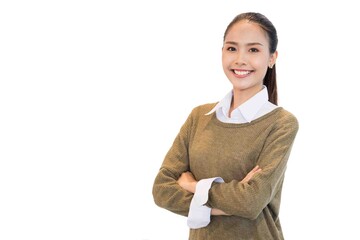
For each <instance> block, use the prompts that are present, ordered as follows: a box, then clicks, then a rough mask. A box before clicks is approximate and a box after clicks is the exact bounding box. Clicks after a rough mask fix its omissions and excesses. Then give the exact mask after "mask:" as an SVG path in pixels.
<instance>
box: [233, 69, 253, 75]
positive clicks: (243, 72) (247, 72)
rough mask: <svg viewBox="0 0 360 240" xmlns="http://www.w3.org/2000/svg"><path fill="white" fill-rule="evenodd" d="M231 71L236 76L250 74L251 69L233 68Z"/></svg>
mask: <svg viewBox="0 0 360 240" xmlns="http://www.w3.org/2000/svg"><path fill="white" fill-rule="evenodd" d="M232 72H233V73H234V74H235V76H236V77H246V76H248V75H250V74H251V73H252V72H253V71H250V70H238V69H233V70H232Z"/></svg>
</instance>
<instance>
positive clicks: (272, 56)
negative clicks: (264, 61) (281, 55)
mask: <svg viewBox="0 0 360 240" xmlns="http://www.w3.org/2000/svg"><path fill="white" fill-rule="evenodd" d="M277 57H278V52H277V51H275V52H274V53H272V54H271V56H270V61H269V68H272V67H273V66H274V64H275V63H276V59H277Z"/></svg>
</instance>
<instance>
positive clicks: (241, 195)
mask: <svg viewBox="0 0 360 240" xmlns="http://www.w3.org/2000/svg"><path fill="white" fill-rule="evenodd" d="M297 131H298V122H297V119H296V118H295V117H294V116H293V115H291V114H290V113H289V114H286V115H285V116H282V117H281V118H280V119H278V121H277V122H276V123H275V124H274V127H273V129H272V131H271V132H270V134H269V135H268V137H267V138H266V140H265V143H264V147H263V149H262V151H261V153H260V156H259V158H258V160H257V164H258V165H259V166H260V168H261V169H262V171H261V172H259V173H257V174H255V175H254V177H253V178H252V179H251V180H250V181H249V182H247V183H241V182H240V181H241V179H237V180H232V181H230V182H227V183H214V184H213V186H212V187H211V189H210V191H209V200H208V203H207V205H208V206H210V207H213V208H218V209H221V210H223V211H224V212H226V213H228V214H231V215H236V216H240V217H244V218H248V219H256V218H257V217H258V215H259V214H260V213H261V212H262V210H263V209H264V208H265V207H266V206H267V205H268V204H269V203H270V202H271V201H272V200H273V199H274V196H275V195H277V193H278V192H279V191H281V186H282V181H283V178H284V174H285V169H286V164H287V161H288V158H289V155H290V151H291V147H292V145H293V142H294V139H295V136H296V134H297Z"/></svg>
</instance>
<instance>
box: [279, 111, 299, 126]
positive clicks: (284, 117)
mask: <svg viewBox="0 0 360 240" xmlns="http://www.w3.org/2000/svg"><path fill="white" fill-rule="evenodd" d="M276 115H277V117H276V119H277V122H278V123H279V124H288V125H292V126H293V127H294V128H296V129H297V128H299V122H298V119H297V117H296V116H295V115H294V114H293V113H292V112H290V111H289V110H286V109H285V108H283V107H279V109H278V111H277V114H276Z"/></svg>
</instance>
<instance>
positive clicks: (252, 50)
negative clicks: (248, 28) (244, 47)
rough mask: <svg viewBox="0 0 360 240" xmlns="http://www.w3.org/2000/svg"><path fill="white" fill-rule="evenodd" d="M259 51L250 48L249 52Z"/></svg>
mask: <svg viewBox="0 0 360 240" xmlns="http://www.w3.org/2000/svg"><path fill="white" fill-rule="evenodd" d="M258 51H259V50H258V49H257V48H250V50H249V52H258Z"/></svg>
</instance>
